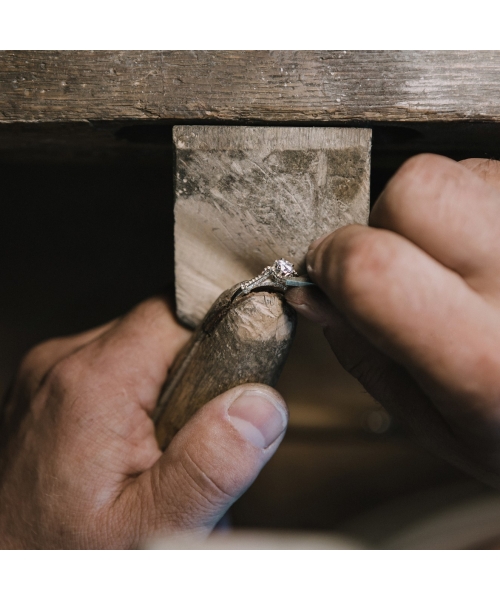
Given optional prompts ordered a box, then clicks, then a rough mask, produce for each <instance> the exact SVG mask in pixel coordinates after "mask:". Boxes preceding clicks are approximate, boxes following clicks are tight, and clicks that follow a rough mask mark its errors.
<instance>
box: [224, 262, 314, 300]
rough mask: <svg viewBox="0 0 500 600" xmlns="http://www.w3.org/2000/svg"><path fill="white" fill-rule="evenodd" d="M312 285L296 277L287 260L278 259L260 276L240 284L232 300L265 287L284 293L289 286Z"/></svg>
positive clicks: (292, 267)
mask: <svg viewBox="0 0 500 600" xmlns="http://www.w3.org/2000/svg"><path fill="white" fill-rule="evenodd" d="M304 285H314V284H313V283H312V282H310V281H308V280H307V279H306V278H302V277H298V273H297V272H296V271H295V269H294V266H293V264H292V263H291V262H289V261H288V260H285V259H284V258H279V259H278V260H275V261H274V263H273V264H272V265H271V266H269V267H266V268H265V269H264V270H263V271H262V273H261V274H260V275H257V276H256V277H254V278H253V279H249V280H247V281H243V282H242V283H240V287H239V289H238V290H237V291H236V294H235V295H234V298H236V297H237V296H241V295H246V294H249V293H250V292H251V291H253V290H254V289H256V288H261V287H266V288H272V289H274V290H276V291H279V292H286V290H287V288H288V287H290V286H304Z"/></svg>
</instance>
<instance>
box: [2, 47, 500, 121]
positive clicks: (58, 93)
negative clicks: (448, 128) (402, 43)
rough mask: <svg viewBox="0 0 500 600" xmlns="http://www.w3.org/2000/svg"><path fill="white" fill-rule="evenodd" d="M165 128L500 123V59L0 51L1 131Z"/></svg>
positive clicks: (492, 54) (489, 54)
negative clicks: (52, 125)
mask: <svg viewBox="0 0 500 600" xmlns="http://www.w3.org/2000/svg"><path fill="white" fill-rule="evenodd" d="M159 119H162V120H172V121H176V122H186V121H187V122H189V121H193V120H200V119H201V120H204V121H206V120H209V121H212V122H220V121H223V122H243V123H248V122H249V121H251V122H255V123H258V122H309V121H317V122H336V121H340V122H345V121H367V120H368V121H371V122H377V121H415V122H426V121H457V120H458V121H459V120H462V121H470V120H479V121H500V53H499V52H498V51H485V52H476V51H446V52H441V51H418V52H416V51H404V52H397V51H347V52H345V51H298V52H296V51H276V52H268V51H248V52H231V51H223V52H220V51H218V52H213V51H209V52H187V51H164V52H160V51H151V52H144V51H126V52H118V51H105V52H73V51H69V52H68V51H65V52H58V51H57V52H56V51H48V52H47V51H44V52H40V51H18V52H2V53H0V123H12V122H24V121H28V122H54V121H93V120H96V121H97V120H98V121H115V120H132V121H134V120H159Z"/></svg>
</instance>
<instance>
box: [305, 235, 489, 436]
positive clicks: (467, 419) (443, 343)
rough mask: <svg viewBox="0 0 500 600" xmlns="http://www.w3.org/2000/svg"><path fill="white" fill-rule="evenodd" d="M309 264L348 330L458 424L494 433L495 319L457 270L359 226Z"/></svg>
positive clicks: (317, 251) (319, 250) (315, 253)
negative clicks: (403, 370)
mask: <svg viewBox="0 0 500 600" xmlns="http://www.w3.org/2000/svg"><path fill="white" fill-rule="evenodd" d="M308 264H309V269H310V275H311V277H312V279H313V280H314V281H316V283H318V285H319V286H320V287H321V288H322V290H323V291H324V292H325V294H326V295H327V297H328V298H329V299H330V301H331V302H332V303H333V304H335V305H336V306H337V308H339V309H340V310H341V312H342V313H343V314H344V315H345V316H346V317H347V320H348V321H349V322H350V323H351V324H352V325H353V327H354V328H355V329H356V330H357V331H359V332H360V333H361V334H362V335H364V336H365V337H366V338H367V339H368V340H369V341H370V342H371V343H372V344H373V345H374V346H375V347H377V348H378V349H379V350H382V351H383V352H384V353H385V354H387V355H388V356H390V357H391V358H392V359H393V360H395V361H396V362H397V363H399V364H402V365H403V366H405V367H406V369H407V370H408V372H409V373H410V374H411V375H413V376H414V378H415V379H416V381H417V382H418V383H419V385H420V387H421V388H422V389H423V390H424V392H426V393H427V394H429V395H431V396H432V397H433V398H434V400H435V404H436V406H437V408H438V409H439V411H440V412H441V413H442V414H443V415H444V416H445V417H446V418H448V419H449V421H450V422H451V423H452V424H453V425H454V426H455V427H456V428H457V429H460V428H461V427H462V426H463V427H464V428H466V429H467V430H470V429H471V428H474V426H477V428H478V435H482V436H484V435H485V433H486V431H487V430H488V428H490V429H491V431H490V433H491V434H492V435H494V436H495V437H496V435H497V428H498V420H497V419H492V414H493V415H494V414H496V413H497V412H498V411H497V407H496V388H497V373H498V371H499V368H500V358H498V352H497V348H498V347H499V345H500V319H499V316H498V313H497V311H495V310H494V309H493V308H492V307H491V306H490V305H489V304H487V303H486V302H484V301H483V300H482V298H481V297H480V296H479V295H478V294H476V293H475V292H474V291H473V290H471V289H470V288H469V287H468V286H467V285H466V284H465V282H464V281H463V280H462V279H461V278H460V277H459V276H458V275H457V274H456V273H453V272H452V271H450V270H448V269H446V268H444V267H443V266H442V265H440V264H439V263H437V262H436V261H435V260H434V259H432V258H431V257H430V256H429V255H427V254H426V253H425V252H423V251H422V250H420V249H419V248H417V247H416V246H415V245H414V244H412V243H411V242H409V241H408V240H406V239H404V238H402V237H401V236H398V235H396V234H394V233H392V232H389V231H383V230H376V229H373V228H369V227H363V226H361V225H353V226H348V227H344V228H341V229H339V230H337V231H336V232H334V233H332V234H331V235H330V236H328V237H327V238H326V239H324V240H323V241H322V242H321V243H320V244H319V245H318V246H316V248H314V249H313V250H312V252H310V253H309V255H308Z"/></svg>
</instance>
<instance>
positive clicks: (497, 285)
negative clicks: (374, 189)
mask: <svg viewBox="0 0 500 600" xmlns="http://www.w3.org/2000/svg"><path fill="white" fill-rule="evenodd" d="M307 264H308V271H309V274H310V277H311V279H312V280H313V281H315V282H316V283H317V284H318V286H319V288H320V289H321V290H322V291H323V292H324V293H321V292H320V291H319V290H315V291H310V290H304V289H295V290H293V291H290V292H288V293H287V299H288V300H289V301H290V303H291V304H292V306H294V307H295V308H296V309H297V310H298V311H299V312H301V313H303V314H304V315H306V316H308V317H309V318H311V319H312V320H314V321H316V322H318V323H320V324H321V325H322V326H323V327H324V331H325V335H326V337H327V339H328V341H329V343H330V345H331V347H332V349H333V351H334V352H335V354H336V356H337V358H338V359H339V361H340V363H341V364H342V365H343V366H344V367H345V368H346V369H347V370H348V371H349V372H350V373H351V374H352V375H354V376H355V377H356V378H357V379H359V381H360V382H361V383H362V384H363V386H364V387H365V388H366V390H367V391H368V392H370V394H372V396H373V397H374V398H375V399H377V400H378V401H379V402H380V403H381V404H382V405H383V406H385V407H386V408H387V410H388V411H389V412H391V413H392V414H393V415H394V416H395V417H396V418H398V420H400V421H401V422H402V423H403V424H406V426H407V427H408V428H409V429H410V430H411V431H412V432H413V433H414V434H415V435H416V436H417V437H418V438H419V439H420V440H421V441H422V442H423V443H424V444H425V445H426V446H427V448H429V449H430V450H432V451H434V452H435V453H437V454H439V455H441V456H443V457H444V458H446V459H448V460H449V461H451V462H452V463H454V464H455V465H457V466H459V467H461V468H462V469H465V470H466V471H468V472H469V473H472V474H474V475H476V476H477V477H479V478H481V479H483V480H484V481H487V482H489V483H490V484H493V485H496V486H499V485H500V163H499V162H496V161H485V160H479V159H470V160H468V161H463V162H462V163H461V164H460V163H456V162H454V161H452V160H449V159H446V158H444V157H440V156H435V155H420V156H417V157H414V158H412V159H410V160H409V161H407V162H406V163H405V164H404V165H403V166H402V167H401V169H400V170H399V171H398V172H397V173H396V175H394V177H393V178H392V179H391V181H390V182H389V183H388V185H387V186H386V188H385V190H384V191H383V192H382V194H381V196H380V197H379V199H378V200H377V202H376V204H375V206H374V208H373V210H372V212H371V216H370V227H364V226H361V225H349V226H346V227H342V228H340V229H338V230H337V231H335V232H333V233H331V234H330V235H328V236H326V237H324V238H321V239H320V240H318V241H316V242H315V243H313V244H312V245H311V248H310V251H309V253H308V256H307Z"/></svg>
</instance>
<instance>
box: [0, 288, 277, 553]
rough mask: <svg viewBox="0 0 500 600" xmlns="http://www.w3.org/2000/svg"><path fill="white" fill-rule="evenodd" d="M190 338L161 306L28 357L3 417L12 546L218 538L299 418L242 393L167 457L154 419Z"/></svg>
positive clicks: (218, 406) (273, 398) (3, 529)
mask: <svg viewBox="0 0 500 600" xmlns="http://www.w3.org/2000/svg"><path fill="white" fill-rule="evenodd" d="M189 335H190V334H189V332H188V331H187V330H185V329H184V328H183V327H181V326H180V325H178V324H177V323H176V321H175V319H174V317H173V314H172V309H171V307H170V305H169V303H168V302H167V301H166V300H165V299H162V298H153V299H150V300H148V301H146V302H143V303H142V304H140V305H139V306H138V307H136V308H135V309H134V310H133V311H132V312H130V313H129V314H128V315H126V316H125V317H123V318H121V319H117V320H116V321H113V322H111V323H109V324H107V325H104V326H103V327H99V328H97V329H94V330H92V331H88V332H85V333H82V334H80V335H77V336H74V337H68V338H61V339H56V340H51V341H48V342H45V343H43V344H41V345H40V346H37V347H36V348H34V349H33V350H32V351H31V352H29V353H28V355H27V356H26V358H25V359H24V361H23V362H22V364H21V367H20V370H19V373H18V375H17V378H16V381H15V383H14V386H13V389H12V392H11V394H10V396H9V397H8V399H7V403H6V404H5V405H4V407H3V408H4V410H3V419H2V426H1V429H0V440H1V442H2V452H1V459H2V465H1V471H0V546H1V547H4V548H135V547H137V546H138V545H139V544H140V543H141V541H142V540H144V539H147V538H148V537H151V536H155V535H162V536H168V535H172V534H186V533H192V534H196V535H207V534H208V533H209V532H210V531H211V529H212V528H213V527H214V525H215V524H216V523H217V521H218V520H219V519H220V518H221V516H222V515H223V514H224V513H225V512H226V510H227V509H228V508H229V506H231V504H232V503H233V502H234V501H235V500H236V499H237V498H238V497H239V496H240V495H241V494H242V493H243V492H244V491H245V489H246V488H247V487H248V486H249V485H250V484H251V483H252V481H253V480H254V479H255V477H256V476H257V474H258V473H259V471H260V469H261V468H262V467H263V466H264V464H265V463H266V462H267V460H268V459H269V458H270V457H271V456H272V454H274V452H275V450H276V449H277V447H278V445H279V443H280V441H281V439H282V438H283V434H284V431H285V428H286V423H287V409H286V406H285V404H284V402H283V400H282V399H281V397H280V396H279V395H278V393H277V392H275V391H274V390H273V389H272V388H268V387H267V386H263V385H257V384H256V385H250V384H248V385H244V386H239V387H237V388H234V389H232V390H230V391H228V392H226V393H224V394H222V395H220V396H219V397H217V398H215V399H214V400H212V401H211V402H209V403H208V404H207V405H205V406H204V407H203V408H202V409H201V410H200V411H199V412H198V413H197V414H196V415H195V416H194V417H193V418H192V419H191V420H190V421H189V422H188V423H187V425H186V426H185V427H184V428H183V429H182V430H181V431H180V432H179V433H178V434H177V436H176V437H175V438H174V440H173V441H172V443H171V444H170V446H169V447H168V448H167V450H166V451H165V452H164V453H163V454H162V452H161V451H160V450H159V448H158V444H157V443H156V439H155V435H154V426H153V422H152V420H151V418H150V414H151V413H152V411H153V409H154V407H155V404H156V401H157V398H158V395H159V393H160V390H161V387H162V385H163V383H164V380H165V378H166V375H167V372H168V369H169V366H170V365H171V363H172V361H173V359H174V357H175V355H176V353H177V352H178V350H179V349H180V348H181V347H182V346H183V345H184V344H185V342H186V341H187V340H188V338H189Z"/></svg>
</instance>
